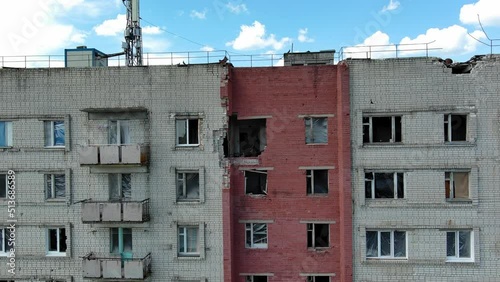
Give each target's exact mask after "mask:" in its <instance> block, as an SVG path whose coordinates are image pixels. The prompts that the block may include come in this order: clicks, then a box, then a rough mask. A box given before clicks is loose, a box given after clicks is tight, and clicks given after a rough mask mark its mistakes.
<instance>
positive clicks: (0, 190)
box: [0, 173, 9, 200]
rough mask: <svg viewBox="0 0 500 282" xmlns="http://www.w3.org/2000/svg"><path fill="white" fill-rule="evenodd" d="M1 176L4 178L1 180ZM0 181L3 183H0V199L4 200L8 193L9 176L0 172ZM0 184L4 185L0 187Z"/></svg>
mask: <svg viewBox="0 0 500 282" xmlns="http://www.w3.org/2000/svg"><path fill="white" fill-rule="evenodd" d="M2 177H3V178H5V180H2V179H1V178H2ZM0 182H3V184H0V200H6V199H8V195H9V178H8V174H7V173H0ZM2 185H4V187H1V186H2Z"/></svg>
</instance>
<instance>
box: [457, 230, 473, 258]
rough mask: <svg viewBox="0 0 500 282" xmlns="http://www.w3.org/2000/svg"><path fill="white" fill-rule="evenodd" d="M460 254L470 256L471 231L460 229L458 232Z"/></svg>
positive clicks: (464, 256) (463, 256) (462, 256)
mask: <svg viewBox="0 0 500 282" xmlns="http://www.w3.org/2000/svg"><path fill="white" fill-rule="evenodd" d="M458 244H459V245H458V254H459V256H460V257H461V258H470V257H471V256H470V255H471V254H470V251H471V248H470V232H469V231H459V232H458Z"/></svg>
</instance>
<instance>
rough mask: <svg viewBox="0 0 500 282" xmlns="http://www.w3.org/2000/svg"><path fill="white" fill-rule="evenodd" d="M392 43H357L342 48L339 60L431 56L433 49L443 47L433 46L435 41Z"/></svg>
mask: <svg viewBox="0 0 500 282" xmlns="http://www.w3.org/2000/svg"><path fill="white" fill-rule="evenodd" d="M434 42H435V41H432V42H427V43H412V44H390V45H357V46H345V47H342V48H340V52H339V61H342V60H345V59H379V58H399V57H409V56H415V57H422V56H425V57H429V55H430V53H431V52H432V51H436V50H441V49H442V48H431V47H430V46H429V45H430V44H432V43H434Z"/></svg>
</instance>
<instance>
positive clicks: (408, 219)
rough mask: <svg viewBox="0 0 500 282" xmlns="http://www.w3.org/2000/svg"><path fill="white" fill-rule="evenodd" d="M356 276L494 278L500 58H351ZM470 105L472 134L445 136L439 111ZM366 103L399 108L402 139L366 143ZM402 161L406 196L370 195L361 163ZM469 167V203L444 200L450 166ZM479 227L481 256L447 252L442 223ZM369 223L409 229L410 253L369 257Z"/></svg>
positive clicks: (392, 166) (391, 165)
mask: <svg viewBox="0 0 500 282" xmlns="http://www.w3.org/2000/svg"><path fill="white" fill-rule="evenodd" d="M346 62H347V64H348V65H349V68H350V83H351V85H350V91H351V117H352V118H351V128H352V129H351V133H352V138H353V141H352V144H353V146H352V150H353V151H352V157H353V162H352V163H353V168H354V169H353V174H352V176H353V177H352V182H353V197H354V207H353V208H354V216H353V220H354V222H353V230H354V234H353V236H354V237H353V239H354V241H353V242H354V243H353V244H354V255H353V258H354V262H353V264H354V281H384V282H385V281H436V282H437V281H498V279H499V278H498V269H499V267H500V263H499V260H498V259H497V257H498V252H499V249H498V245H499V244H500V241H499V237H498V234H500V219H499V217H498V212H499V208H498V207H499V205H498V204H499V202H500V196H499V193H498V183H499V181H500V164H499V161H498V160H499V148H500V138H499V112H498V109H499V108H500V98H499V96H498V93H499V86H500V82H499V81H500V80H499V74H500V62H499V61H495V60H489V61H484V62H479V63H478V65H477V66H476V67H475V68H474V69H473V71H472V73H471V74H458V75H457V74H451V69H447V68H445V67H443V65H442V64H441V63H439V62H437V61H436V59H435V58H408V59H386V60H348V61H346ZM450 112H452V113H468V114H469V119H468V131H469V132H468V135H469V140H470V141H471V142H469V143H467V144H458V145H450V144H445V143H444V142H443V141H444V133H443V131H444V125H443V115H444V114H445V113H450ZM364 113H377V114H381V113H388V114H400V115H402V135H403V137H402V138H403V144H397V145H396V144H393V145H390V144H376V145H365V146H363V139H362V136H363V129H362V116H363V114H364ZM365 169H378V170H384V169H385V170H394V171H404V172H405V180H406V197H405V199H401V200H400V199H394V200H385V199H384V200H379V199H374V200H369V199H367V200H365V199H364V170H365ZM453 169H470V171H471V174H470V178H469V182H470V194H471V198H472V201H471V202H468V203H450V202H447V201H446V200H445V194H444V171H447V170H453ZM459 228H467V229H473V230H474V236H475V240H474V241H475V242H474V246H475V252H474V253H475V262H474V263H450V262H446V230H453V229H459ZM366 229H402V230H407V238H408V241H407V247H408V259H406V260H376V259H375V260H374V259H371V260H367V259H366V258H365V256H366V255H365V252H366V241H365V240H366V238H365V231H366Z"/></svg>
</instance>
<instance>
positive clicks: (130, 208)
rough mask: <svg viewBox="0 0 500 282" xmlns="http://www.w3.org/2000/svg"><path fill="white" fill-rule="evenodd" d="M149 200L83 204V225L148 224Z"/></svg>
mask: <svg viewBox="0 0 500 282" xmlns="http://www.w3.org/2000/svg"><path fill="white" fill-rule="evenodd" d="M149 220H150V216H149V199H146V200H143V201H140V202H139V201H127V202H93V201H92V202H83V203H82V222H83V223H112V222H131V223H132V222H147V221H149Z"/></svg>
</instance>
